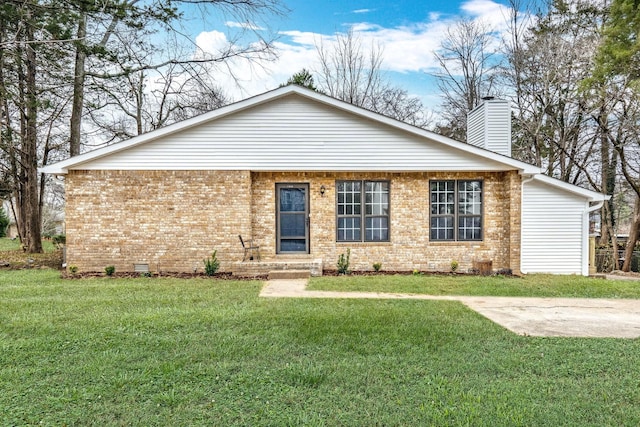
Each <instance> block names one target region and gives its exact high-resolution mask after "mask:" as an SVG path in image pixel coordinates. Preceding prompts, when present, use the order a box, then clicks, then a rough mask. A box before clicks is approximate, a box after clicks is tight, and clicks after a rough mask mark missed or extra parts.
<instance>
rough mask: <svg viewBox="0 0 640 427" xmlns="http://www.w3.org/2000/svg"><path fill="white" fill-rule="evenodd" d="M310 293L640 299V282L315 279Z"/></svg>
mask: <svg viewBox="0 0 640 427" xmlns="http://www.w3.org/2000/svg"><path fill="white" fill-rule="evenodd" d="M308 289H310V290H316V291H320V290H322V291H364V292H395V293H413V294H429V295H471V296H514V297H575V298H639V299H640V281H635V280H604V279H597V278H593V277H584V276H553V275H547V274H530V275H527V276H525V277H522V278H520V277H508V276H481V277H478V276H467V275H458V276H451V275H416V276H412V275H373V276H324V277H314V278H312V279H311V281H310V282H309V287H308Z"/></svg>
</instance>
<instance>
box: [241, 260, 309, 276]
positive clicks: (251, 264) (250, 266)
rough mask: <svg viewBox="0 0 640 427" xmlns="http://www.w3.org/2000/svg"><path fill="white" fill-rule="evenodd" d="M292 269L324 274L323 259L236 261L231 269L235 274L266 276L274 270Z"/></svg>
mask: <svg viewBox="0 0 640 427" xmlns="http://www.w3.org/2000/svg"><path fill="white" fill-rule="evenodd" d="M292 270H294V271H295V270H306V271H307V272H308V273H309V275H311V276H322V259H272V260H262V261H257V260H253V261H246V262H236V263H234V264H233V266H232V270H231V271H232V273H233V275H234V276H243V277H254V276H266V275H269V274H270V273H271V272H272V271H292ZM306 277H309V276H306Z"/></svg>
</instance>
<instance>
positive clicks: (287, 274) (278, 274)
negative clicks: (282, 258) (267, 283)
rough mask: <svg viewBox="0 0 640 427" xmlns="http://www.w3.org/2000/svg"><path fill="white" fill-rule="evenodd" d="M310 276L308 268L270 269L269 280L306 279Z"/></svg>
mask: <svg viewBox="0 0 640 427" xmlns="http://www.w3.org/2000/svg"><path fill="white" fill-rule="evenodd" d="M309 277H311V271H309V270H271V271H270V272H269V276H268V278H269V280H291V279H308V278H309Z"/></svg>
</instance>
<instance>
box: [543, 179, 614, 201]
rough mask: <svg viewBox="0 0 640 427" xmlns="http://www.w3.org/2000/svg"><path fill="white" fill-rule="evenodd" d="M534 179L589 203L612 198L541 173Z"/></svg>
mask: <svg viewBox="0 0 640 427" xmlns="http://www.w3.org/2000/svg"><path fill="white" fill-rule="evenodd" d="M533 179H534V180H536V181H540V182H543V183H545V184H547V185H549V186H551V187H555V188H558V189H561V190H564V191H566V192H568V193H571V194H575V195H577V196H582V197H584V198H585V199H587V200H588V201H589V202H602V201H605V200H609V199H610V198H611V196H608V195H606V194H602V193H598V192H596V191H591V190H587V189H585V188H582V187H578V186H577V185H573V184H569V183H568V182H564V181H561V180H559V179H556V178H551V177H550V176H547V175H544V174H541V173H539V174H536V175H534V176H533Z"/></svg>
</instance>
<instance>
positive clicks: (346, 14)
mask: <svg viewBox="0 0 640 427" xmlns="http://www.w3.org/2000/svg"><path fill="white" fill-rule="evenodd" d="M286 4H287V6H288V7H289V9H290V12H289V13H288V14H287V15H286V16H284V17H281V18H275V19H269V20H267V21H266V22H255V23H250V24H251V25H253V26H255V27H256V28H264V29H265V31H266V28H267V27H268V28H269V29H270V30H271V31H274V32H276V33H277V34H278V36H279V38H278V41H277V47H278V52H279V56H280V58H279V60H277V61H276V62H270V63H264V64H263V67H260V66H258V67H256V66H255V65H256V64H253V66H250V65H249V64H246V63H243V62H242V61H238V62H235V63H233V64H231V68H232V69H233V72H234V74H235V76H236V78H237V79H239V82H240V84H241V88H238V87H236V86H235V85H234V83H233V82H232V80H231V79H226V80H225V78H224V77H221V78H220V81H221V84H222V85H223V86H224V87H225V88H226V90H227V91H228V92H229V94H230V95H231V96H232V97H233V98H234V100H239V99H242V98H245V97H247V96H251V95H255V94H258V93H261V92H265V91H267V90H270V89H273V88H275V87H277V86H278V84H280V83H283V82H285V81H286V80H287V79H288V78H289V77H290V76H291V75H292V74H294V73H295V72H297V71H299V70H300V69H302V68H303V67H304V68H307V69H310V70H311V71H312V72H313V71H314V69H317V65H318V64H317V52H316V48H315V45H316V44H318V43H319V42H320V41H322V43H323V45H330V44H331V43H332V41H333V40H334V39H335V34H336V33H337V32H345V31H347V30H348V29H349V28H353V30H354V31H355V32H356V33H357V34H358V36H359V37H360V39H361V40H362V44H363V46H366V47H369V46H371V45H372V44H376V45H380V46H382V48H383V57H384V62H383V65H382V69H383V71H384V73H385V75H386V77H387V78H388V79H389V80H391V81H392V83H394V84H396V85H398V86H401V87H403V88H404V89H406V90H408V91H409V93H411V94H412V95H415V96H419V97H420V98H421V99H422V100H423V102H424V103H425V105H427V106H429V107H430V108H436V107H437V106H438V104H439V99H440V98H439V94H438V91H437V87H435V85H434V81H433V79H432V78H431V77H430V76H429V73H430V72H432V71H434V69H435V68H434V67H435V66H436V63H435V59H434V57H433V52H434V51H435V50H436V49H437V48H438V47H439V44H440V41H441V40H442V37H443V35H444V32H445V31H446V29H447V27H448V26H450V25H451V24H452V23H454V22H455V21H456V20H458V19H460V18H462V17H465V18H468V19H475V20H479V21H482V22H483V23H484V24H485V25H488V26H489V27H490V28H492V29H493V30H495V31H496V32H497V33H498V34H499V33H500V32H502V31H504V30H505V28H506V18H507V17H508V8H507V6H506V5H505V4H506V3H505V2H504V0H496V1H493V0H464V1H441V0H436V1H429V2H426V1H419V0H404V1H395V2H391V1H382V0H369V1H364V0H324V1H322V0H306V1H305V0H296V1H294V0H287V1H286ZM217 21H218V22H217V24H212V23H211V22H212V21H210V20H208V21H207V22H200V23H199V24H198V25H191V24H195V22H192V23H191V24H190V25H191V28H190V31H191V32H193V33H195V34H194V36H195V40H196V43H197V44H198V46H199V47H200V48H201V49H203V50H205V51H210V52H214V51H215V50H216V49H219V48H220V47H221V46H223V45H224V43H225V42H227V41H228V40H229V39H230V38H231V37H233V36H232V34H233V30H234V29H236V30H237V29H238V28H239V27H241V26H242V25H246V24H247V23H239V22H235V21H233V19H232V18H231V17H229V16H226V17H219V18H218V20H217ZM221 25H222V26H223V27H224V28H221Z"/></svg>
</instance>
